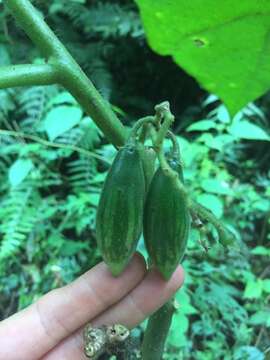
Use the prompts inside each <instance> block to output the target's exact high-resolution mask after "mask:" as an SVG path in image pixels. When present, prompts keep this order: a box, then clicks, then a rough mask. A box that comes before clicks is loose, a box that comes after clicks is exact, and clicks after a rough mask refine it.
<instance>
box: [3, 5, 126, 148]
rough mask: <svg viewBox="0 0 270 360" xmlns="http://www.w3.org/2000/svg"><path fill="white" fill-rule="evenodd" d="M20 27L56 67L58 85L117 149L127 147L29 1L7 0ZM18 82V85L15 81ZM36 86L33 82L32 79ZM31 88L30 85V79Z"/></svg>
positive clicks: (117, 125)
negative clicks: (122, 146) (73, 98)
mask: <svg viewBox="0 0 270 360" xmlns="http://www.w3.org/2000/svg"><path fill="white" fill-rule="evenodd" d="M4 3H5V4H6V5H7V6H8V8H9V9H10V10H11V12H12V14H13V16H14V17H15V19H16V20H17V22H18V24H19V25H20V26H21V27H22V28H23V29H24V31H25V32H26V34H27V35H28V36H29V38H30V39H31V40H32V41H33V42H34V43H35V44H36V46H37V47H38V48H39V49H40V51H41V52H42V54H44V56H45V57H46V59H47V60H48V63H49V64H50V65H52V66H55V69H56V71H57V73H58V76H57V78H58V82H59V83H60V84H62V85H63V86H65V87H66V89H67V90H69V91H70V92H71V94H72V95H73V96H74V97H75V98H76V99H77V101H78V102H79V103H80V104H81V106H82V107H83V108H84V110H85V111H86V112H87V113H88V115H89V116H90V117H92V118H93V120H94V121H95V122H96V124H97V125H98V126H99V127H100V129H101V130H102V131H103V132H104V134H105V136H106V137H107V138H108V140H109V141H110V142H112V143H113V144H114V145H115V146H121V145H123V144H124V143H125V139H126V131H125V128H124V126H123V125H122V123H121V122H120V121H119V119H118V118H117V116H116V115H115V114H114V112H113V111H112V109H111V108H110V106H109V104H108V103H107V102H106V101H105V100H104V99H103V98H102V96H101V95H100V94H99V92H98V91H97V90H96V88H95V87H94V85H93V84H92V82H91V81H90V80H89V78H88V77H87V76H86V75H85V73H84V72H83V71H82V69H81V68H80V66H79V65H78V64H77V62H76V61H75V60H74V59H73V57H72V56H71V55H70V53H69V52H68V51H67V49H66V48H65V47H64V45H63V44H62V43H61V41H60V40H59V39H58V38H57V37H56V35H55V34H54V32H53V31H52V30H51V29H50V28H49V26H48V25H47V24H46V23H45V21H44V20H43V18H42V16H41V14H40V13H39V12H38V11H37V10H36V9H35V8H34V6H33V5H32V4H31V3H30V1H29V0H4ZM14 82H15V81H14ZM33 84H34V79H33ZM28 85H31V81H30V77H29V82H28Z"/></svg>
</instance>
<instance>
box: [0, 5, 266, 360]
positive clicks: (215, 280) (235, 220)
mask: <svg viewBox="0 0 270 360" xmlns="http://www.w3.org/2000/svg"><path fill="white" fill-rule="evenodd" d="M36 4H37V5H38V6H39V8H40V9H41V11H42V12H43V14H44V16H45V17H46V20H47V21H48V22H49V23H50V25H51V26H52V27H53V28H54V29H56V30H57V33H58V35H59V37H60V38H61V39H62V40H63V41H64V43H65V44H67V46H68V47H69V49H70V51H71V52H72V53H73V54H75V57H76V59H77V60H78V61H79V63H80V64H81V65H82V66H83V68H84V69H85V70H86V71H87V74H88V75H90V76H91V78H92V79H94V80H95V84H96V85H97V86H98V88H99V90H100V91H102V93H103V94H105V96H106V97H107V99H108V100H110V101H112V102H113V104H114V107H113V108H114V109H115V110H116V111H117V112H118V113H119V114H120V117H121V118H122V119H123V120H124V122H125V124H130V125H131V124H132V121H133V119H134V118H137V117H138V116H141V115H146V114H152V112H153V105H154V104H155V103H157V102H160V100H164V99H168V100H170V102H171V103H172V108H173V109H174V110H175V111H174V112H175V113H176V114H177V116H176V122H175V128H174V131H175V133H176V134H178V140H179V143H180V146H181V151H182V156H183V160H184V170H185V172H184V173H185V181H186V183H187V186H188V188H189V189H190V193H191V194H192V197H193V198H194V199H196V200H198V201H200V202H201V203H202V204H204V205H206V206H207V207H209V208H210V209H211V210H212V211H214V212H215V214H216V215H219V216H221V217H222V219H224V222H225V224H226V225H227V226H228V228H229V229H230V230H231V231H233V232H234V233H235V235H236V236H237V243H236V244H235V245H234V246H233V247H231V248H225V249H223V248H222V247H220V245H219V244H218V243H217V241H216V239H217V236H216V233H215V231H214V229H212V227H207V229H206V230H207V231H208V235H207V237H205V238H202V239H199V234H198V231H197V230H193V231H192V234H191V237H190V239H189V246H188V253H187V255H186V257H185V259H184V267H185V272H186V281H185V286H184V289H182V290H180V291H179V293H178V294H177V296H176V301H177V304H178V309H177V312H176V314H175V317H174V319H173V326H172V329H171V332H170V336H169V338H168V341H167V349H166V353H165V355H164V359H169V360H176V359H189V358H190V359H195V360H216V359H228V360H231V359H233V360H238V359H239V360H240V359H256V360H257V359H264V358H266V354H269V343H270V338H269V327H270V320H269V313H270V303H269V294H270V285H269V278H270V273H269V259H270V246H269V241H270V233H269V229H270V220H269V214H270V209H269V197H270V180H269V176H270V174H269V162H270V152H269V134H270V124H269V113H268V111H269V110H268V108H269V96H267V95H266V96H265V97H264V98H263V99H262V100H261V102H260V103H259V104H258V106H257V105H254V104H249V105H248V106H247V107H246V108H244V109H243V110H242V111H241V112H239V113H238V114H237V115H236V116H235V117H234V118H233V119H232V120H230V117H229V114H228V112H227V110H226V109H225V107H224V106H223V105H219V103H218V102H217V99H216V97H215V96H213V95H211V96H209V97H208V98H207V99H205V101H204V102H202V103H201V100H202V96H201V95H203V94H202V92H201V91H200V89H199V88H197V87H196V85H194V82H193V81H192V79H190V78H188V77H187V76H186V75H185V74H183V73H182V72H181V71H180V70H179V68H177V67H175V66H174V65H173V63H172V62H171V61H170V60H169V59H165V58H162V59H161V60H160V59H159V58H158V57H157V56H155V55H154V54H153V53H152V52H151V51H150V50H149V48H148V47H147V45H146V42H145V38H144V35H143V32H142V28H141V25H140V22H139V17H138V14H137V12H136V9H135V6H134V4H133V3H132V2H130V1H128V0H121V1H120V0H119V1H110V2H109V1H107V2H103V1H102V2H101V1H92V0H87V1H86V0H85V1H80V2H78V1H67V0H66V1H63V0H50V1H46V2H44V1H38V0H36ZM152 4H154V3H153V2H152ZM153 6H154V5H153ZM0 10H1V11H0V29H1V30H0V63H1V64H9V63H23V62H31V61H37V62H38V61H39V53H38V51H37V50H36V49H34V47H33V45H32V44H30V42H29V41H28V40H27V39H26V37H24V35H23V33H22V32H21V31H20V30H18V29H17V28H16V27H15V26H14V23H13V20H11V18H10V17H9V16H7V14H6V12H5V11H4V7H3V4H2V2H1V1H0ZM10 41H11V44H12V42H14V43H16V46H14V44H13V45H11V44H10ZM172 80H173V85H174V86H172ZM71 115H72V116H71ZM50 117H53V118H54V119H55V120H54V121H53V122H50V121H49V120H50ZM48 119H49V120H48ZM29 136H30V137H29ZM0 143H1V147H0V259H1V261H0V314H1V317H2V318H4V317H7V316H9V315H11V314H12V313H14V312H16V311H17V310H18V309H21V308H24V307H25V306H27V305H28V304H29V303H31V302H33V301H34V300H36V299H37V298H38V297H40V296H41V295H42V294H44V293H46V292H47V291H49V290H50V289H53V288H55V287H59V286H62V285H64V284H66V283H69V282H70V281H72V280H73V279H74V278H76V277H77V276H78V275H79V274H81V273H83V272H84V271H86V270H88V269H89V268H90V267H91V266H93V265H94V264H95V263H97V262H98V261H99V260H100V256H99V253H98V251H97V247H96V239H95V230H94V229H95V224H94V222H95V216H96V207H97V204H98V200H99V194H100V189H101V186H102V184H103V182H104V178H105V175H106V172H107V170H108V166H109V164H110V163H111V162H112V160H113V158H114V156H115V149H114V148H113V146H112V145H110V144H107V143H106V140H105V139H104V138H103V137H102V136H101V134H100V131H99V130H98V129H97V127H96V126H95V124H94V123H93V121H92V120H91V119H90V118H88V117H86V116H85V114H84V113H82V112H81V111H80V110H79V108H78V105H77V104H76V102H75V101H74V99H73V98H72V97H71V96H70V95H69V94H67V93H66V92H65V91H64V90H63V89H62V88H59V87H56V86H50V87H32V88H27V89H25V88H23V89H9V90H3V91H0ZM200 244H202V245H203V247H200ZM204 248H210V249H209V250H208V252H205V250H204ZM140 249H141V250H142V251H144V249H143V248H142V247H140ZM142 328H143V327H140V328H138V329H137V330H136V331H137V333H139V334H140V331H142Z"/></svg>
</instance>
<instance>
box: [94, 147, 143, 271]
mask: <svg viewBox="0 0 270 360" xmlns="http://www.w3.org/2000/svg"><path fill="white" fill-rule="evenodd" d="M144 200H145V178H144V172H143V165H142V160H141V156H140V150H139V148H138V146H137V145H126V146H125V147H123V148H122V149H121V150H120V151H119V152H118V154H117V156H116V158H115V160H114V162H113V164H112V166H111V168H110V170H109V173H108V175H107V178H106V180H105V183H104V186H103V189H102V192H101V197H100V201H99V206H98V211H97V220H96V231H97V243H98V247H99V249H100V251H101V254H102V256H103V259H104V261H105V263H106V264H107V265H108V267H109V269H110V271H111V273H112V274H113V275H114V276H117V275H119V274H120V273H121V272H122V271H123V270H124V268H125V267H126V265H127V264H128V262H129V260H130V258H131V256H132V255H133V253H134V251H135V249H136V245H137V242H138V240H139V237H140V234H141V231H142V214H143V205H144Z"/></svg>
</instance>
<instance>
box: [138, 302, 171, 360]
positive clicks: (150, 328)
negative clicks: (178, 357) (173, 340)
mask: <svg viewBox="0 0 270 360" xmlns="http://www.w3.org/2000/svg"><path fill="white" fill-rule="evenodd" d="M174 311H175V307H174V304H173V300H170V301H169V302H167V303H166V304H165V305H163V306H162V307H161V308H160V309H159V310H158V311H156V312H155V313H154V314H153V315H152V316H151V317H150V318H149V320H148V324H147V328H146V331H145V334H144V339H143V344H142V359H143V360H160V359H161V358H162V354H163V351H164V346H165V342H166V338H167V335H168V332H169V329H170V326H171V322H172V317H173V314H174Z"/></svg>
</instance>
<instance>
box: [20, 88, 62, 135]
mask: <svg viewBox="0 0 270 360" xmlns="http://www.w3.org/2000/svg"><path fill="white" fill-rule="evenodd" d="M56 92H57V90H56V87H54V86H50V87H44V86H33V87H30V88H28V89H24V90H23V91H22V92H21V93H20V96H19V98H18V105H19V107H18V114H19V115H20V118H21V119H22V120H21V121H20V128H21V129H22V130H24V131H27V132H30V133H33V131H34V129H35V128H36V127H37V125H38V123H39V121H40V120H41V119H42V116H43V114H44V110H45V108H46V105H47V103H48V101H49V99H50V98H51V97H52V96H53V95H55V93H56Z"/></svg>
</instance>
